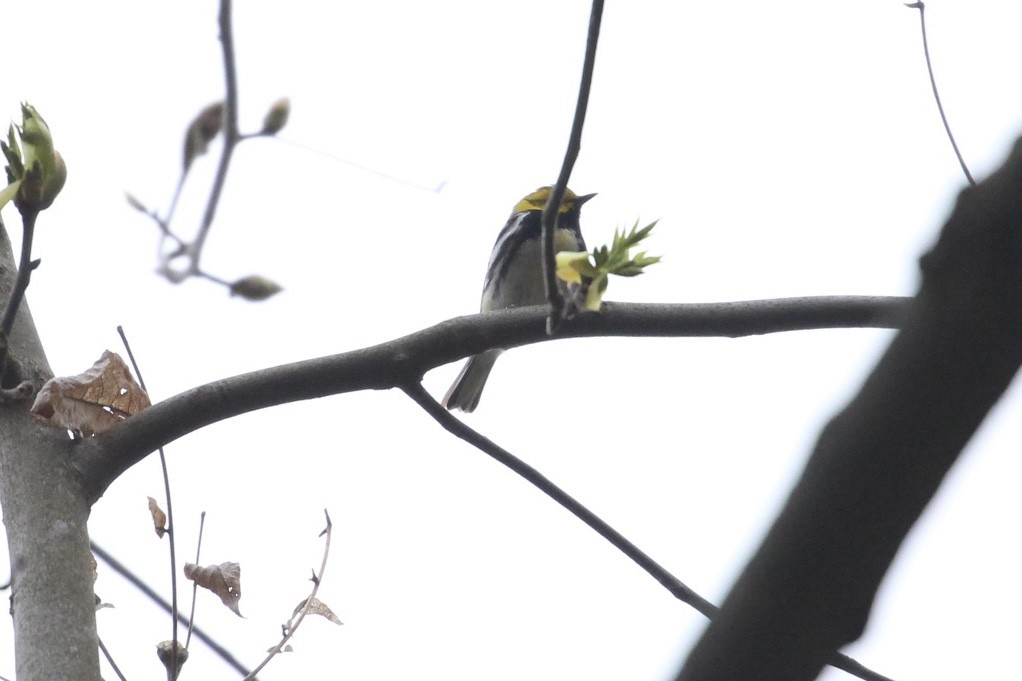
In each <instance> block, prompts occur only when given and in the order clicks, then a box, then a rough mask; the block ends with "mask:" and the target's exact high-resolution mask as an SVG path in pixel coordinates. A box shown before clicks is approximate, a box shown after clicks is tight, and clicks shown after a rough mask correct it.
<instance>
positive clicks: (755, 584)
mask: <svg viewBox="0 0 1022 681" xmlns="http://www.w3.org/2000/svg"><path fill="white" fill-rule="evenodd" d="M1019 187H1022V142H1019V143H1016V145H1015V148H1014V150H1013V152H1012V154H1011V156H1010V157H1009V159H1008V161H1007V162H1006V163H1005V165H1004V166H1003V167H1002V168H1001V169H999V170H998V171H997V172H996V173H994V175H992V176H991V177H990V178H988V179H987V180H984V181H983V182H982V183H980V184H979V185H978V186H976V187H973V188H968V189H966V190H965V191H963V192H962V193H961V195H960V196H959V199H958V202H957V204H956V206H955V209H954V211H953V213H952V215H951V217H950V218H949V220H948V222H947V224H946V226H945V227H944V230H943V232H942V234H941V238H940V240H939V241H938V243H937V245H936V246H935V247H934V248H933V250H932V251H931V252H930V253H928V254H927V255H926V256H924V258H923V259H922V271H923V282H922V286H921V289H920V293H919V296H918V297H917V298H916V299H915V300H914V302H913V304H912V306H911V307H910V309H909V315H908V317H907V318H906V323H905V325H904V328H903V330H902V331H901V333H899V334H898V335H897V336H896V337H895V339H894V341H893V342H892V343H891V345H890V347H889V349H888V350H887V352H886V354H885V355H884V356H883V357H882V358H881V360H880V362H879V364H878V365H877V367H876V369H875V370H874V371H873V373H872V374H871V375H870V376H869V378H868V379H867V381H866V383H865V384H864V385H863V387H862V390H861V391H860V393H859V394H858V395H857V396H856V397H855V398H854V399H853V400H852V402H851V403H850V404H849V405H848V406H847V407H846V408H845V409H844V410H843V411H842V412H840V413H839V414H837V416H835V417H834V419H833V420H832V421H831V422H830V423H829V424H828V425H827V427H826V428H825V429H824V430H823V433H822V434H821V435H820V439H819V441H818V443H817V445H816V449H815V451H814V452H813V454H812V457H811V458H810V460H809V462H808V463H807V465H806V469H805V471H804V473H803V475H802V478H801V479H800V480H799V482H798V484H797V486H796V487H795V489H794V491H793V492H792V494H791V497H790V498H789V499H788V502H787V504H786V505H785V507H784V509H783V510H782V511H781V514H780V516H779V517H778V519H777V520H776V522H775V523H774V526H773V528H772V529H771V530H770V532H769V534H768V535H767V537H766V539H765V540H764V541H763V544H762V545H761V546H760V548H759V550H758V551H757V553H756V555H755V556H754V557H753V559H752V560H751V562H750V563H749V565H748V566H747V567H746V568H745V571H744V572H743V573H742V575H741V577H740V578H739V579H738V582H737V583H736V584H735V586H734V588H733V590H732V592H731V594H730V595H729V596H728V597H727V599H726V601H725V602H724V605H723V606H722V607H721V611H720V615H719V616H718V617H717V618H715V619H714V620H713V622H712V623H711V624H710V626H709V628H708V629H707V631H706V633H705V634H704V636H703V638H702V639H701V640H700V641H699V643H698V644H697V645H696V647H695V648H694V649H693V651H692V653H691V654H690V656H689V659H688V661H687V662H686V664H685V667H684V669H683V670H682V671H681V672H680V674H679V676H678V679H680V680H682V681H696V680H698V681H725V680H726V681H738V680H742V681H747V680H749V679H786V680H790V681H800V680H806V681H808V680H809V679H815V678H816V676H817V675H818V674H819V672H820V670H821V668H822V666H823V664H824V662H825V661H826V659H827V658H828V657H829V656H830V655H831V654H832V653H833V652H834V651H835V650H837V649H838V648H839V647H841V646H843V645H845V644H847V643H850V642H851V641H853V640H855V639H856V638H858V637H859V636H860V635H861V633H862V630H863V628H864V627H865V624H866V621H867V619H868V616H869V611H870V608H871V607H872V604H873V599H874V598H875V595H876V591H877V588H878V587H879V585H880V582H881V580H882V579H883V577H884V575H885V574H886V572H887V570H888V568H889V567H890V564H891V561H892V560H893V559H894V556H895V554H896V553H897V551H898V549H899V547H900V546H901V543H902V541H903V540H904V538H905V536H906V534H907V533H908V531H909V530H910V529H911V528H912V526H913V524H914V523H915V522H916V520H917V519H918V518H919V516H920V514H921V513H922V512H923V510H924V509H925V507H926V505H927V504H928V503H929V501H930V499H931V498H932V497H933V495H934V494H935V493H936V491H937V489H938V487H939V485H940V483H941V481H942V480H943V479H944V476H945V475H946V473H947V471H948V469H949V468H950V467H951V465H952V464H953V463H954V462H955V460H956V459H957V458H958V456H959V454H960V453H961V451H962V448H963V447H964V446H965V445H966V443H967V442H968V441H969V439H970V438H971V437H972V435H973V433H974V432H975V431H976V429H977V428H978V427H979V425H980V423H982V421H983V419H984V418H985V417H986V414H987V412H988V411H989V410H990V408H991V407H993V405H994V404H995V403H996V402H997V400H998V399H999V398H1000V397H1001V395H1002V393H1003V392H1004V390H1005V389H1006V388H1007V386H1008V384H1009V383H1010V382H1011V380H1012V378H1013V377H1014V375H1015V373H1016V372H1017V371H1018V369H1019V366H1020V364H1022V305H1019V301H1022V192H1020V191H1019Z"/></svg>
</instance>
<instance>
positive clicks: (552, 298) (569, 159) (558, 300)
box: [543, 0, 603, 334]
mask: <svg viewBox="0 0 1022 681" xmlns="http://www.w3.org/2000/svg"><path fill="white" fill-rule="evenodd" d="M602 17H603V0H593V7H592V11H591V12H590V15H589V35H588V37H587V39H586V56H585V62H584V63H583V65H582V82H581V83H580V84H579V88H578V100H577V101H576V102H575V118H574V119H573V120H572V122H571V135H570V137H569V138H568V149H567V151H565V153H564V163H562V164H561V173H560V175H558V176H557V183H556V184H555V185H554V188H553V191H552V192H550V199H549V200H548V201H547V204H546V208H544V209H543V282H544V286H545V287H546V299H547V302H548V303H550V314H549V316H548V317H547V333H548V334H553V333H554V332H556V331H557V328H558V327H559V326H560V324H561V320H562V318H563V315H564V299H563V298H562V296H561V290H560V287H559V286H558V284H557V273H556V266H555V264H554V255H556V254H555V253H554V232H555V231H556V229H557V217H558V215H560V208H561V201H563V200H564V192H565V191H566V190H567V187H568V179H569V178H570V177H571V171H572V169H573V168H574V167H575V160H576V159H577V158H578V152H579V149H580V148H581V147H582V126H583V125H584V124H585V119H586V109H587V108H588V107H589V90H590V88H591V86H592V83H593V67H594V66H595V64H596V43H597V41H598V40H599V38H600V21H601V19H602Z"/></svg>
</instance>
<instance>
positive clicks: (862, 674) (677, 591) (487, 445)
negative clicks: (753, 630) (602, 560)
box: [402, 382, 891, 681]
mask: <svg viewBox="0 0 1022 681" xmlns="http://www.w3.org/2000/svg"><path fill="white" fill-rule="evenodd" d="M402 390H404V392H405V394H407V395H408V396H409V397H410V398H412V400H414V401H415V403H416V404H418V405H419V406H420V407H422V409H423V410H424V411H425V412H426V413H427V414H429V415H430V416H432V417H433V419H434V420H435V421H436V422H437V423H439V424H440V426H441V427H443V428H444V430H446V431H447V432H449V433H451V434H452V435H454V436H455V437H457V438H459V439H461V440H464V441H465V442H467V443H469V444H470V445H472V446H473V447H475V448H476V449H478V450H479V451H481V452H483V453H484V454H486V455H487V456H489V457H491V458H492V459H494V460H495V461H497V462H498V463H500V464H502V465H504V466H506V467H508V468H510V469H511V470H512V471H513V472H514V473H516V474H517V475H519V476H520V477H522V478H523V479H524V480H525V481H526V482H528V483H529V484H531V485H532V486H534V487H535V488H536V489H538V490H539V491H540V492H542V493H543V494H545V495H547V496H548V497H550V499H552V500H553V501H554V502H556V503H557V504H559V505H560V506H561V507H562V508H564V509H565V510H566V511H568V512H569V513H571V514H572V515H573V516H575V517H576V518H578V519H579V520H581V521H582V522H583V523H585V524H586V525H587V526H588V527H589V528H590V529H592V530H594V531H595V532H596V533H597V534H598V535H600V536H601V537H603V538H604V539H606V540H607V541H609V542H610V543H611V545H613V546H614V548H616V549H617V550H619V551H621V553H623V554H625V556H627V557H628V558H630V559H631V560H632V562H634V563H635V564H636V565H638V566H639V567H640V568H642V569H643V570H644V571H645V572H646V573H647V574H648V575H650V576H651V577H653V579H655V580H656V581H658V582H659V583H660V584H661V585H662V586H663V587H664V588H665V589H667V590H668V591H669V592H670V593H671V595H673V596H674V597H675V598H677V599H678V600H679V601H681V602H682V603H686V604H688V605H690V606H692V608H694V609H695V610H696V611H698V612H699V613H700V614H701V615H703V616H704V617H706V618H707V619H713V617H714V615H716V614H717V611H718V610H719V608H718V607H717V606H716V605H714V604H713V603H711V602H710V601H708V600H706V599H705V598H703V597H702V596H700V595H699V594H698V593H696V592H695V591H693V590H692V589H691V588H689V587H688V586H687V585H685V584H684V583H683V582H682V581H681V580H679V579H678V578H677V577H675V576H674V575H672V574H671V573H670V572H668V571H667V570H666V569H665V568H664V567H663V566H662V565H660V564H659V563H657V562H656V561H655V560H653V559H652V558H651V557H649V556H648V555H647V554H646V553H645V552H643V551H642V549H640V548H639V547H638V546H636V545H635V544H633V543H632V542H631V541H629V540H628V539H627V538H625V536H624V535H622V534H621V533H620V532H618V531H617V530H615V529H614V528H613V527H611V526H610V525H608V524H607V523H606V522H605V521H604V520H603V519H602V518H600V517H599V516H597V515H596V514H595V513H593V512H592V511H590V510H589V509H588V508H586V507H585V506H583V505H582V504H581V503H579V502H578V501H577V500H576V499H575V498H574V497H572V496H571V495H570V494H568V493H567V492H565V491H564V490H563V489H561V488H560V487H558V486H557V485H556V484H554V483H553V482H552V481H551V480H550V479H549V478H547V477H546V476H544V475H543V474H542V473H540V472H539V471H538V470H536V469H535V468H533V467H532V466H530V465H529V464H527V463H525V462H524V461H522V460H521V459H519V458H518V457H516V456H515V455H514V454H512V453H511V452H509V451H507V450H506V449H504V448H502V447H501V446H500V445H498V444H496V443H495V442H493V441H492V440H490V439H489V438H487V437H485V436H484V435H482V434H481V433H479V432H478V431H476V430H474V429H472V428H471V427H469V426H467V425H465V423H464V422H462V421H460V420H459V419H457V418H456V417H455V416H454V415H453V414H452V413H451V412H449V411H447V410H446V409H444V407H443V406H442V405H441V404H440V403H439V402H437V401H436V400H435V399H433V396H432V395H430V394H429V393H428V392H426V389H425V388H423V387H422V384H421V383H418V382H415V383H409V384H407V385H405V386H402ZM830 664H831V665H832V666H834V667H837V668H838V669H842V670H844V671H846V672H848V673H849V674H853V675H855V676H857V677H859V678H860V679H864V680H865V681H891V679H888V678H887V677H886V676H883V675H881V674H878V673H876V672H874V671H872V670H870V669H868V668H867V667H864V666H863V665H861V664H860V663H858V662H856V661H855V660H853V659H851V658H849V657H848V656H846V655H843V654H841V653H835V654H834V655H833V656H832V658H831V660H830Z"/></svg>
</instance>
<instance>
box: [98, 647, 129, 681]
mask: <svg viewBox="0 0 1022 681" xmlns="http://www.w3.org/2000/svg"><path fill="white" fill-rule="evenodd" d="M96 641H98V642H99V649H100V651H102V653H103V657H105V658H106V661H107V662H109V663H110V668H111V669H113V670H114V674H117V678H119V679H120V680H121V681H128V680H127V679H126V678H124V674H122V673H121V669H120V667H118V666H117V663H116V662H114V656H113V655H111V654H110V651H109V650H107V649H106V646H105V645H103V639H101V638H99V637H98V636H97V637H96Z"/></svg>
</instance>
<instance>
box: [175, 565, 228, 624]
mask: <svg viewBox="0 0 1022 681" xmlns="http://www.w3.org/2000/svg"><path fill="white" fill-rule="evenodd" d="M184 569H185V577H187V578H188V579H190V580H192V581H193V582H195V583H196V584H198V585H199V586H201V587H202V588H204V589H209V590H210V591H212V592H213V593H215V594H216V595H217V596H219V597H220V600H221V601H222V602H223V604H224V605H226V606H227V607H228V608H230V609H231V611H232V612H233V613H234V614H235V615H237V616H238V617H241V616H242V615H241V611H240V610H238V601H239V600H240V599H241V566H240V565H238V564H237V563H220V564H219V565H209V566H207V567H202V566H199V565H195V564H194V563H185V568H184Z"/></svg>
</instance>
